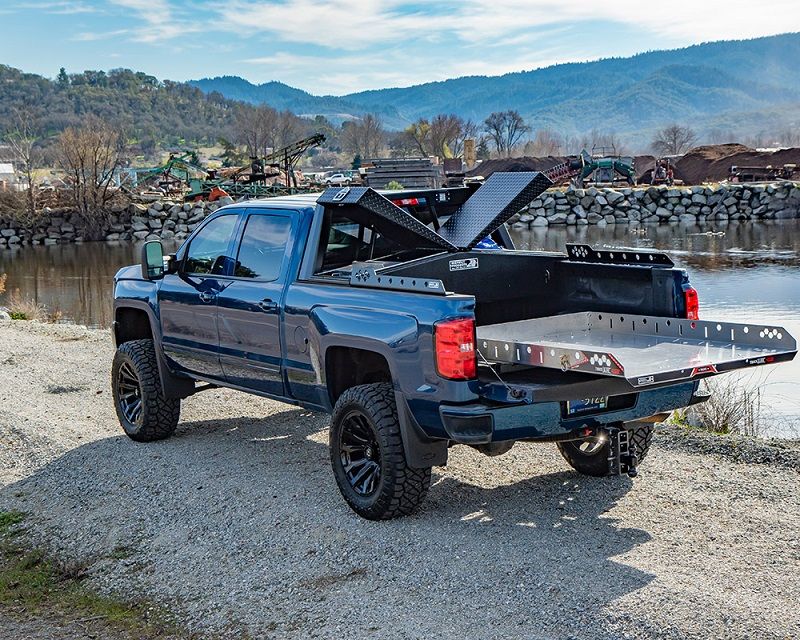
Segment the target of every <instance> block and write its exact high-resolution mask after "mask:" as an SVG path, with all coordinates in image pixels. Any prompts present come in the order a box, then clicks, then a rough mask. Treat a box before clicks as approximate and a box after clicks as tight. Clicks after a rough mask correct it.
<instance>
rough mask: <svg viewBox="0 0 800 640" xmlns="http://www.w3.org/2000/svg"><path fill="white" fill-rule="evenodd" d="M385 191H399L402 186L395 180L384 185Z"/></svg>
mask: <svg viewBox="0 0 800 640" xmlns="http://www.w3.org/2000/svg"><path fill="white" fill-rule="evenodd" d="M386 188H387V189H391V190H393V191H400V190H401V189H402V188H403V185H402V184H400V183H399V182H398V181H397V180H392V181H391V182H390V183H389V184H387V185H386Z"/></svg>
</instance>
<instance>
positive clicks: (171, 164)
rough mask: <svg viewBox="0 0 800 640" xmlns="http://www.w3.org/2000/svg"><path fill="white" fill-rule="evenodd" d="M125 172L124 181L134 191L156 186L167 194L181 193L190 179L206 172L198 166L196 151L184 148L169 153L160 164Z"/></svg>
mask: <svg viewBox="0 0 800 640" xmlns="http://www.w3.org/2000/svg"><path fill="white" fill-rule="evenodd" d="M127 173H128V175H127V179H126V182H127V184H128V186H129V188H131V189H133V190H135V191H143V190H146V189H147V188H157V189H159V190H161V191H164V192H165V193H168V194H175V193H181V194H182V193H183V191H184V190H185V185H187V184H189V182H190V181H191V180H192V179H194V178H196V177H197V176H205V175H206V174H207V173H208V172H207V171H206V170H205V169H204V168H203V167H202V166H200V161H199V160H198V158H197V152H196V151H187V150H184V151H183V152H181V153H171V154H170V155H169V158H168V159H167V161H166V162H165V163H164V164H163V165H161V166H158V167H149V168H146V169H130V170H128V171H127Z"/></svg>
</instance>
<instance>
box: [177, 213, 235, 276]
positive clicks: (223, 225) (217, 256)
mask: <svg viewBox="0 0 800 640" xmlns="http://www.w3.org/2000/svg"><path fill="white" fill-rule="evenodd" d="M237 218H238V216H237V215H236V214H229V215H222V216H220V217H219V218H215V219H214V220H212V221H211V222H209V223H208V224H206V226H204V227H203V228H202V229H200V231H199V232H198V233H197V235H196V236H195V237H194V238H192V243H191V244H190V245H189V250H188V251H187V252H186V261H185V262H184V268H183V270H184V271H185V272H186V273H209V274H213V275H221V274H223V273H224V272H225V265H226V262H227V261H226V258H227V257H228V256H226V255H225V254H226V253H227V252H228V245H229V244H230V240H231V234H232V233H233V229H234V227H235V226H236V219H237Z"/></svg>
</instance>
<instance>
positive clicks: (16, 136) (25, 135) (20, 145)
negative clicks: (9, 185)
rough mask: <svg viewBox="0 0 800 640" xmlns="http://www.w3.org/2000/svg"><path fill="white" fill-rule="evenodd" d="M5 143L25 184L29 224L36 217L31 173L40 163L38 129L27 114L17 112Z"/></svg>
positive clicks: (34, 192) (31, 117) (34, 190)
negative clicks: (9, 148)
mask: <svg viewBox="0 0 800 640" xmlns="http://www.w3.org/2000/svg"><path fill="white" fill-rule="evenodd" d="M5 139H6V142H7V143H8V145H9V146H10V147H11V151H12V153H13V154H14V157H15V158H16V160H17V163H18V167H19V170H20V173H22V175H23V176H24V177H25V183H26V184H27V187H28V189H27V195H26V208H27V214H28V217H29V222H32V221H33V220H34V218H35V217H36V185H35V184H34V180H33V173H34V171H35V170H36V168H37V167H38V166H39V164H40V163H41V153H40V151H39V148H38V146H37V142H38V141H39V136H38V127H37V125H36V121H35V119H34V117H33V116H32V115H31V114H30V113H29V112H22V111H20V112H18V113H17V116H16V118H15V123H14V125H13V128H12V129H11V130H10V131H9V132H8V133H7V134H6V136H5Z"/></svg>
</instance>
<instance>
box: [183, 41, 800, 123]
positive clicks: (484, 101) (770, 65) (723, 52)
mask: <svg viewBox="0 0 800 640" xmlns="http://www.w3.org/2000/svg"><path fill="white" fill-rule="evenodd" d="M799 59H800V34H798V33H792V34H783V35H779V36H771V37H766V38H757V39H752V40H739V41H723V42H711V43H704V44H699V45H694V46H691V47H686V48H683V49H676V50H671V51H650V52H646V53H641V54H638V55H636V56H633V57H630V58H609V59H604V60H598V61H594V62H582V63H568V64H560V65H554V66H551V67H546V68H542V69H535V70H532V71H524V72H517V73H509V74H505V75H502V76H468V77H462V78H455V79H452V80H445V81H441V82H430V83H426V84H420V85H416V86H411V87H403V88H391V89H375V90H371V91H363V92H360V93H353V94H350V95H344V96H314V95H312V94H310V93H307V92H305V91H301V90H299V89H294V88H292V87H289V86H288V85H286V84H283V83H280V82H268V83H266V84H262V85H254V84H252V83H250V82H248V81H246V80H244V79H242V78H238V77H231V76H226V77H221V78H206V79H203V80H197V81H192V82H191V83H190V84H193V85H194V86H196V87H198V88H200V89H201V90H203V91H204V92H206V93H210V92H212V91H217V92H219V93H221V94H222V95H224V96H225V97H227V98H233V99H236V100H242V101H246V102H251V103H267V104H270V105H271V106H273V107H275V108H278V109H291V110H292V111H295V112H296V113H303V114H310V115H315V114H321V115H325V116H327V117H329V118H331V119H333V120H341V119H343V118H347V117H354V116H358V115H360V114H363V113H367V112H375V113H379V114H380V115H381V116H382V117H383V119H384V121H385V123H386V124H387V126H389V127H391V128H395V129H399V128H402V127H404V126H405V125H407V124H408V123H410V122H413V121H414V120H416V119H418V118H420V117H431V116H433V115H435V114H437V113H452V112H455V113H457V114H458V115H460V116H463V117H465V118H472V119H473V120H483V119H484V118H485V117H486V116H487V115H488V114H489V113H491V112H492V111H501V110H506V109H516V110H518V111H519V112H520V113H521V114H522V115H523V116H524V117H525V118H526V119H527V120H529V121H530V122H532V123H534V124H535V126H537V127H552V128H555V129H558V130H559V131H561V132H563V133H565V134H570V135H577V134H581V133H585V132H587V131H590V130H592V129H599V130H603V131H615V132H617V133H620V134H625V133H643V132H648V131H651V130H653V129H655V128H657V127H659V126H661V125H663V124H664V123H665V122H669V121H679V122H686V123H687V124H691V125H692V126H693V127H694V128H695V129H698V130H700V131H702V130H708V129H711V128H714V127H730V126H732V125H735V126H736V131H737V133H740V134H742V135H744V134H752V133H755V132H757V131H758V130H759V128H760V127H763V126H764V125H765V123H766V125H767V126H769V127H773V128H774V127H786V126H792V125H795V126H796V125H797V124H800V65H798V64H797V60H799Z"/></svg>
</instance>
